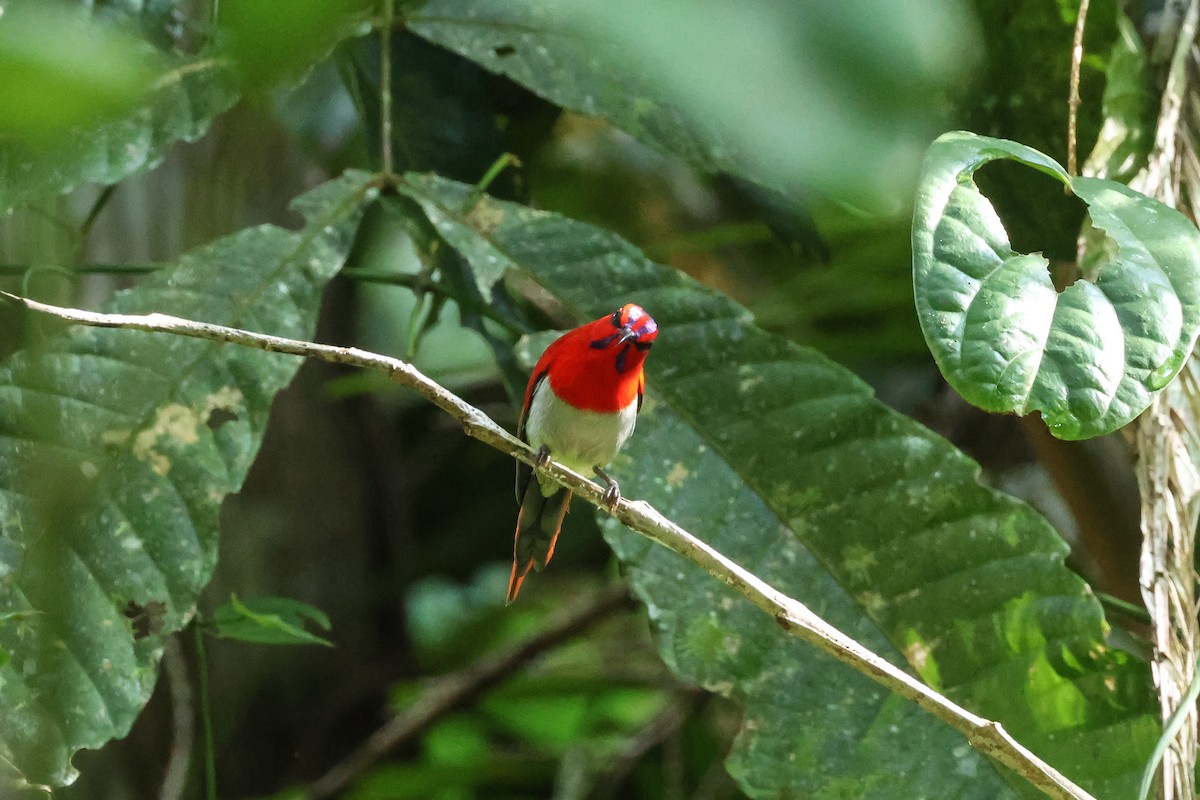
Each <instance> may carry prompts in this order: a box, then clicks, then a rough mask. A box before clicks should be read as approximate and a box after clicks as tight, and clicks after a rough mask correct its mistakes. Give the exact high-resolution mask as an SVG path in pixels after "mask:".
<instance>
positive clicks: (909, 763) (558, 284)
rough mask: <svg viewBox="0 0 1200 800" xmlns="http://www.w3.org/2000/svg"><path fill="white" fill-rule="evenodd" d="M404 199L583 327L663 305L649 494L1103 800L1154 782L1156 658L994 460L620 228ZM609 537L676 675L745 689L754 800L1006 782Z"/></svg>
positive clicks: (659, 559)
mask: <svg viewBox="0 0 1200 800" xmlns="http://www.w3.org/2000/svg"><path fill="white" fill-rule="evenodd" d="M403 191H404V192H405V193H406V194H408V195H409V196H411V197H413V198H414V199H416V200H417V202H418V203H420V204H421V206H422V208H423V209H425V210H426V212H427V213H429V215H430V219H431V221H433V222H434V224H435V226H436V228H437V230H438V231H439V233H441V234H442V235H443V236H444V237H445V240H446V242H447V243H448V244H450V245H451V246H453V247H454V248H456V249H457V250H459V251H460V252H461V253H463V255H464V256H466V257H467V258H468V259H469V260H470V261H471V262H472V263H479V264H480V265H481V266H483V267H491V266H492V265H494V263H495V261H497V260H498V261H500V262H502V263H504V264H505V265H507V266H508V267H509V268H511V269H514V270H519V271H520V272H521V273H523V274H524V275H526V276H527V277H529V278H531V279H533V280H535V281H536V282H537V283H539V284H540V285H541V286H542V287H544V288H545V289H546V290H547V291H548V292H549V293H550V294H552V295H553V296H554V297H555V298H556V299H557V300H559V301H560V302H562V303H563V304H564V305H565V306H566V308H568V309H570V310H571V311H572V312H574V314H575V316H576V318H577V319H579V320H585V319H589V318H594V317H598V316H600V315H601V314H603V313H605V312H606V311H610V310H611V308H615V307H616V306H618V305H620V304H621V303H623V302H625V301H628V300H635V301H638V302H640V303H642V304H643V305H645V307H646V308H647V309H649V310H650V311H651V313H653V314H654V316H655V318H656V319H657V320H658V322H659V324H660V330H661V334H660V336H659V339H658V343H657V344H656V346H655V348H654V351H653V353H652V354H651V358H650V360H649V364H648V380H649V386H650V389H649V394H648V398H647V402H646V406H645V407H644V409H643V411H642V415H641V418H640V420H639V423H638V431H637V433H636V435H635V436H634V438H633V441H632V442H631V444H630V445H629V446H628V447H627V452H626V454H625V455H624V456H622V457H621V458H619V459H618V462H617V464H616V465H615V466H614V469H615V472H616V474H617V476H618V477H619V478H620V479H622V480H623V482H624V483H623V485H624V488H625V493H626V494H627V495H628V496H631V497H638V498H645V499H647V500H649V501H650V502H652V503H654V504H655V505H656V506H657V507H659V508H660V509H662V510H663V511H664V512H665V513H667V514H668V515H670V516H671V517H672V518H673V519H675V520H676V521H678V522H679V523H680V524H682V525H684V526H685V527H687V528H688V529H689V530H691V531H692V532H694V533H695V534H697V535H698V536H700V537H701V538H703V539H704V540H706V541H708V542H710V543H712V544H713V545H714V546H716V547H717V548H719V549H720V550H722V551H723V552H725V553H727V554H728V555H730V556H731V557H732V558H733V559H734V560H736V561H738V562H739V563H742V564H744V565H745V566H747V567H749V568H750V569H752V570H755V571H756V572H758V573H760V574H761V575H762V576H763V577H764V578H766V579H768V580H770V581H772V582H773V583H774V584H775V585H777V586H778V587H779V588H780V589H782V590H783V591H785V592H788V593H789V594H791V595H793V596H795V597H798V598H799V599H801V600H803V601H804V602H806V603H808V604H809V605H810V606H812V607H813V608H814V610H816V611H817V612H818V613H820V614H822V615H823V616H825V617H827V618H828V619H830V620H831V621H833V622H834V623H835V624H837V625H838V626H840V627H841V628H842V629H843V630H846V631H847V632H849V633H851V634H852V635H854V636H855V637H857V638H858V639H859V640H860V641H863V642H864V643H865V644H867V645H868V646H869V647H871V648H872V649H874V650H876V652H880V653H882V654H884V655H886V656H887V657H890V658H893V659H896V658H898V657H899V655H901V654H902V655H903V656H904V657H905V658H907V660H908V662H909V664H910V665H911V666H912V667H913V668H914V669H916V671H917V672H918V673H919V674H920V675H921V676H922V677H923V678H924V679H925V680H926V681H927V682H928V683H930V684H931V685H933V686H935V687H936V688H938V689H939V690H941V691H943V692H945V693H947V694H948V695H950V696H951V697H953V698H955V699H957V700H959V701H961V702H963V703H965V704H966V705H968V706H970V707H971V708H973V709H975V710H977V711H978V712H980V713H982V714H984V715H987V716H989V717H991V718H994V719H999V720H1001V721H1002V722H1003V723H1004V724H1005V726H1006V727H1007V728H1008V729H1009V730H1010V731H1011V732H1013V733H1014V734H1015V735H1016V736H1017V737H1018V738H1019V739H1021V740H1022V741H1024V742H1025V743H1027V744H1028V745H1030V746H1031V747H1033V748H1034V749H1035V750H1036V751H1038V752H1040V753H1041V754H1043V755H1044V756H1045V757H1047V758H1048V759H1049V760H1050V761H1051V762H1052V763H1054V764H1055V765H1056V766H1058V767H1059V768H1060V769H1062V770H1063V771H1064V772H1066V773H1067V774H1069V775H1071V776H1072V777H1073V778H1075V779H1076V780H1078V781H1081V782H1082V783H1084V784H1085V785H1087V786H1088V787H1090V788H1092V789H1093V790H1095V791H1096V792H1097V793H1098V794H1100V796H1105V797H1114V798H1115V797H1123V796H1128V794H1129V792H1131V791H1132V790H1133V787H1135V786H1136V784H1137V779H1138V777H1139V774H1140V768H1141V764H1142V763H1143V759H1144V758H1145V756H1146V754H1147V753H1148V752H1149V751H1150V749H1151V748H1152V747H1153V744H1154V740H1155V738H1156V735H1157V730H1158V722H1157V716H1156V714H1155V713H1154V703H1153V700H1152V697H1151V696H1150V692H1149V677H1148V674H1147V670H1146V669H1145V665H1144V664H1141V663H1139V662H1135V661H1134V660H1132V659H1130V658H1128V657H1127V656H1126V655H1125V654H1123V653H1121V652H1117V651H1114V650H1112V649H1111V648H1110V647H1109V646H1108V645H1107V644H1106V642H1105V630H1106V629H1105V624H1104V620H1103V616H1102V613H1101V610H1100V607H1099V605H1098V604H1097V602H1096V600H1095V598H1094V597H1093V596H1092V595H1091V593H1090V592H1089V590H1088V588H1087V587H1086V585H1085V584H1084V583H1083V582H1082V581H1081V580H1080V579H1079V578H1078V577H1077V576H1075V575H1074V574H1073V573H1072V572H1070V571H1069V570H1068V569H1066V568H1065V567H1064V565H1063V563H1062V559H1063V557H1064V555H1065V554H1066V551H1067V547H1066V545H1065V544H1064V543H1063V542H1062V541H1061V539H1059V538H1058V536H1057V535H1056V534H1055V533H1054V531H1053V530H1052V529H1051V527H1050V526H1049V524H1048V523H1046V522H1045V520H1044V519H1042V518H1041V517H1040V516H1038V515H1037V514H1036V513H1035V512H1033V511H1032V510H1031V509H1030V508H1028V507H1027V506H1025V505H1024V504H1022V503H1020V502H1018V501H1016V500H1013V499H1012V498H1009V497H1007V496H1004V495H1001V494H999V493H997V492H995V491H992V490H990V489H987V488H985V487H983V486H981V485H980V484H979V482H978V473H979V468H978V466H977V465H976V464H975V463H974V462H972V461H971V460H970V459H968V458H967V457H966V456H964V455H963V454H961V453H959V452H958V451H956V450H955V449H954V448H952V447H951V446H950V445H949V444H947V443H946V442H945V441H944V440H942V439H940V438H938V437H937V436H935V435H933V434H932V433H930V432H929V431H927V430H925V429H924V428H922V427H921V426H919V425H918V424H916V423H915V422H912V421H911V420H909V419H907V418H905V417H903V416H901V415H898V414H896V413H895V412H892V411H891V410H889V409H888V408H886V407H885V406H883V405H882V404H881V403H879V402H877V401H876V400H875V399H874V398H873V397H872V396H871V392H870V389H869V388H868V387H867V386H866V385H865V384H863V383H862V382H861V381H859V380H858V379H857V378H855V377H854V376H853V375H852V374H850V373H849V372H848V371H846V370H845V369H843V368H841V367H839V366H837V365H836V364H833V363H831V362H830V361H828V360H827V359H825V358H823V357H821V356H820V355H818V354H816V353H814V352H812V351H810V350H807V349H804V348H801V347H798V346H796V345H794V344H792V343H790V342H787V341H785V340H782V339H780V338H778V337H773V336H771V335H769V334H767V333H765V332H763V331H762V330H760V329H758V328H756V327H754V325H753V324H751V322H750V321H749V319H748V315H747V314H746V312H745V311H744V310H743V309H741V308H740V307H738V306H737V305H735V304H734V303H733V302H731V301H730V300H728V299H727V298H725V297H724V296H722V295H720V294H718V293H716V292H713V291H711V290H707V289H705V288H703V287H701V286H699V285H698V284H696V283H695V282H693V281H691V280H690V279H688V278H686V277H684V276H682V275H680V274H679V273H676V272H674V271H672V270H669V269H667V268H664V267H660V266H658V265H655V264H653V263H650V262H649V261H647V259H646V258H645V257H644V256H642V255H641V253H639V252H638V251H637V250H636V249H635V248H633V247H632V246H630V245H629V244H627V243H626V242H624V241H623V240H621V239H620V238H618V237H617V236H615V235H613V234H611V233H609V232H607V231H604V230H601V229H598V228H595V227H591V226H588V225H584V224H581V223H578V222H574V221H572V220H569V219H566V218H563V217H560V216H557V215H554V214H549V213H545V212H539V211H535V210H531V209H529V208H525V207H523V206H519V205H515V204H507V203H500V202H497V201H495V200H491V199H488V198H485V199H484V200H483V201H481V202H480V203H478V204H477V205H475V206H474V207H472V208H471V210H470V211H469V212H468V213H466V214H463V213H461V212H460V209H462V208H464V203H465V202H466V198H467V197H468V195H469V192H470V188H469V187H466V186H462V185H458V184H453V183H450V182H447V181H444V180H441V179H437V178H429V177H419V176H409V177H408V178H407V183H406V186H405V187H404V188H403ZM609 535H610V538H611V541H612V542H613V544H614V547H615V548H616V550H617V552H618V554H619V555H620V556H621V558H622V559H623V561H624V562H625V564H626V568H627V571H628V574H629V576H630V578H631V580H632V582H633V584H634V587H635V589H636V591H637V592H638V594H639V595H640V596H641V597H642V598H643V600H645V602H646V603H647V606H648V608H649V610H650V613H651V616H652V618H653V620H654V623H655V626H656V628H657V630H658V632H659V642H660V648H661V651H662V654H663V656H664V658H665V659H666V660H667V662H668V663H669V664H671V665H672V666H673V667H674V668H675V669H677V670H678V671H679V673H680V674H681V675H682V676H684V677H685V678H687V679H690V680H694V681H697V682H699V683H702V684H703V685H704V686H706V687H708V688H710V689H713V690H716V691H720V692H722V693H725V694H730V695H735V696H739V697H741V698H743V699H744V702H745V704H746V713H747V719H746V725H745V727H744V729H743V731H742V734H741V736H740V737H739V740H738V745H737V747H736V750H735V752H734V754H733V756H732V758H731V761H730V765H729V766H730V769H731V771H732V772H733V773H734V774H735V775H736V776H737V777H738V778H739V780H740V781H741V783H742V785H743V787H744V788H745V789H747V791H749V792H751V793H752V794H753V795H754V796H756V797H786V796H792V797H797V796H799V797H816V796H853V797H878V798H904V797H994V796H996V795H997V794H1003V793H1004V790H1003V789H1001V788H999V785H998V783H997V778H996V774H995V772H994V771H993V770H992V769H991V768H990V767H989V766H988V765H987V764H986V763H985V762H983V761H982V760H981V759H980V758H979V757H978V756H977V755H976V754H975V753H974V752H973V751H971V749H970V748H969V747H968V746H967V745H966V744H965V742H964V740H963V739H962V738H961V737H959V736H958V735H957V734H955V733H953V732H952V731H950V730H948V729H947V728H945V727H944V726H943V725H942V724H941V723H940V722H937V721H935V720H933V719H932V718H930V717H927V716H925V715H923V714H922V713H920V712H918V711H917V710H916V709H915V708H913V707H912V706H910V705H909V704H907V703H905V702H902V701H900V700H898V699H897V698H895V697H894V696H891V695H889V694H888V693H887V692H884V691H882V690H880V689H879V688H878V687H877V686H876V685H874V684H873V683H871V682H870V681H868V680H867V679H866V678H864V677H863V676H861V675H858V674H855V673H853V672H851V671H849V670H847V669H845V668H844V667H842V666H840V665H837V664H833V663H831V662H830V660H829V659H827V658H825V657H823V656H820V655H818V654H817V653H816V652H815V651H814V650H813V649H812V648H809V647H807V646H805V645H803V644H800V643H798V642H796V641H794V640H791V639H789V638H788V637H786V636H785V635H784V634H783V633H782V632H781V631H780V630H779V629H778V628H777V627H776V626H775V625H774V623H773V622H772V621H771V620H769V619H765V618H764V617H763V616H762V615H761V613H760V612H758V611H757V610H756V609H754V608H753V607H752V606H750V605H749V604H748V603H746V602H745V601H743V600H741V599H740V598H738V597H737V596H736V595H734V594H733V593H732V592H731V591H729V590H727V589H726V588H725V587H723V586H721V585H719V584H718V583H717V582H716V581H713V580H711V579H710V578H708V577H707V576H705V575H704V574H703V573H702V572H701V571H700V570H699V569H697V568H695V567H694V566H692V565H691V564H689V563H688V562H685V561H684V560H682V559H680V558H679V557H677V556H675V555H674V554H672V553H669V552H666V551H663V550H661V549H659V548H655V547H653V546H652V545H650V544H649V543H648V542H646V541H645V540H643V539H641V538H640V537H637V536H634V535H632V534H629V533H628V532H624V531H622V530H621V529H620V528H619V527H617V526H614V525H612V524H611V523H609ZM885 637H886V638H885ZM889 642H890V644H889ZM1023 788H1024V789H1026V790H1028V789H1029V787H1024V786H1023Z"/></svg>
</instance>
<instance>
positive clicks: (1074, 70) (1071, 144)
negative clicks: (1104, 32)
mask: <svg viewBox="0 0 1200 800" xmlns="http://www.w3.org/2000/svg"><path fill="white" fill-rule="evenodd" d="M1087 13H1088V0H1079V16H1078V17H1077V18H1076V19H1075V44H1074V46H1073V47H1072V48H1071V94H1070V99H1069V101H1068V103H1067V108H1068V110H1067V172H1068V173H1069V174H1071V175H1078V174H1079V172H1078V170H1076V168H1075V166H1076V165H1075V150H1076V139H1077V129H1076V122H1077V119H1078V117H1079V73H1080V69H1081V68H1082V66H1083V29H1084V26H1086V25H1087Z"/></svg>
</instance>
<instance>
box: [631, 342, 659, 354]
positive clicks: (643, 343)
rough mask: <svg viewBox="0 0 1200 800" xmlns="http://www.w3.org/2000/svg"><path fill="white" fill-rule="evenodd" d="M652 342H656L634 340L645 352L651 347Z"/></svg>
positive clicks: (635, 345) (636, 345)
mask: <svg viewBox="0 0 1200 800" xmlns="http://www.w3.org/2000/svg"><path fill="white" fill-rule="evenodd" d="M652 344H654V342H634V343H633V346H634V347H636V348H637V349H638V350H641V351H642V352H643V353H644V352H646V351H647V350H649V349H650V345H652Z"/></svg>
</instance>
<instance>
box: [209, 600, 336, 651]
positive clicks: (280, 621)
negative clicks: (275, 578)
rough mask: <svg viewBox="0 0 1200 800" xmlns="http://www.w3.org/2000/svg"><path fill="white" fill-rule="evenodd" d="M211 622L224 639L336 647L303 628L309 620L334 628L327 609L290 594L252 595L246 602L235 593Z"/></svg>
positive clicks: (321, 625) (257, 642) (325, 629)
mask: <svg viewBox="0 0 1200 800" xmlns="http://www.w3.org/2000/svg"><path fill="white" fill-rule="evenodd" d="M209 622H210V623H211V624H212V626H213V629H214V631H215V633H216V635H217V636H219V637H221V638H222V639H239V640H241V641H243V642H253V643H255V644H320V645H324V646H326V647H333V642H331V641H329V640H328V639H322V638H321V637H320V636H317V635H316V634H313V633H310V632H308V631H307V630H305V629H304V626H305V623H307V622H311V623H313V624H315V625H316V626H317V627H318V628H320V629H321V630H324V631H328V630H329V629H330V628H331V627H333V626H332V623H330V621H329V617H327V616H326V615H325V612H323V611H321V610H320V609H319V608H313V607H312V606H310V605H308V604H307V603H302V602H300V601H299V600H293V599H291V598H289V597H253V598H250V599H249V600H246V601H244V602H243V601H241V600H238V599H237V596H236V595H233V596H231V597H230V598H229V602H228V603H226V604H225V605H223V606H221V607H220V608H218V609H217V610H216V611H214V612H213V615H212V619H211V620H209Z"/></svg>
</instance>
